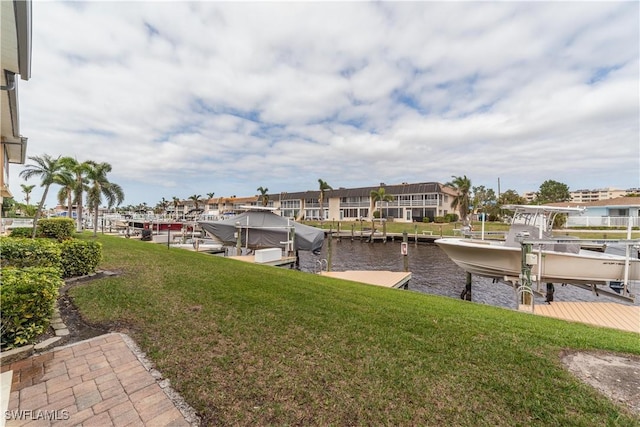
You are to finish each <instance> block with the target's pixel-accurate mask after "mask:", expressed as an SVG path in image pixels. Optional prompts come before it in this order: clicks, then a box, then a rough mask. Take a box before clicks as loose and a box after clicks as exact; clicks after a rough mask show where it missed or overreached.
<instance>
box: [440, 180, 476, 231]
mask: <svg viewBox="0 0 640 427" xmlns="http://www.w3.org/2000/svg"><path fill="white" fill-rule="evenodd" d="M451 178H453V180H452V181H451V182H448V183H446V184H445V185H448V186H449V187H452V188H453V189H455V190H456V193H457V195H456V196H455V197H454V198H453V201H452V202H451V207H452V208H453V209H455V208H458V212H460V219H461V220H462V224H464V225H465V226H466V225H469V220H468V218H469V206H470V205H471V202H470V199H471V180H470V179H469V178H467V176H466V175H464V176H462V177H460V176H451Z"/></svg>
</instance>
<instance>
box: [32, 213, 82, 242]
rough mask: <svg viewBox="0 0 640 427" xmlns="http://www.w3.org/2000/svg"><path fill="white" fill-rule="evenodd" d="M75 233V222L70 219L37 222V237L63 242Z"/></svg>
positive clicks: (50, 219)
mask: <svg viewBox="0 0 640 427" xmlns="http://www.w3.org/2000/svg"><path fill="white" fill-rule="evenodd" d="M74 232H75V222H74V221H73V220H72V219H71V218H48V219H41V220H39V221H38V235H42V236H43V237H50V238H52V239H58V240H59V241H63V240H66V239H70V238H71V236H73V233H74Z"/></svg>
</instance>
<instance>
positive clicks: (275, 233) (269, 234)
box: [198, 210, 324, 253]
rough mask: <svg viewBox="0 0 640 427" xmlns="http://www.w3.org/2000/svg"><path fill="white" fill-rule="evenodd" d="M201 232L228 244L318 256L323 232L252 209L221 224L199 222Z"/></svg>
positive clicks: (220, 222) (289, 219)
mask: <svg viewBox="0 0 640 427" xmlns="http://www.w3.org/2000/svg"><path fill="white" fill-rule="evenodd" d="M198 224H199V225H200V227H202V230H204V231H205V232H206V233H208V234H210V235H212V236H215V237H216V238H218V239H220V240H221V241H223V242H224V243H225V244H228V245H234V244H237V242H238V238H240V241H241V244H242V246H243V247H248V248H251V249H262V248H277V247H285V249H288V250H293V251H298V250H301V251H311V252H313V253H319V252H320V250H321V249H322V244H323V243H324V231H323V230H321V229H319V228H315V227H311V226H308V225H304V224H300V223H298V222H295V221H294V220H293V219H291V218H284V217H281V216H279V215H276V214H274V213H273V212H271V211H269V210H249V211H247V212H244V213H241V214H239V215H236V216H234V217H232V218H229V219H225V220H222V221H198Z"/></svg>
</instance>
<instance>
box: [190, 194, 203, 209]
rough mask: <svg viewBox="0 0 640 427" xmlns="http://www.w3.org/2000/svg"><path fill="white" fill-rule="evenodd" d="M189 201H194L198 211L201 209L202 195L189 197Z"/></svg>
mask: <svg viewBox="0 0 640 427" xmlns="http://www.w3.org/2000/svg"><path fill="white" fill-rule="evenodd" d="M189 200H193V204H194V205H195V208H196V209H198V208H199V207H200V202H202V196H201V195H200V194H194V195H193V196H189Z"/></svg>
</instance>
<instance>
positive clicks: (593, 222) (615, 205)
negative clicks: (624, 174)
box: [552, 197, 640, 227]
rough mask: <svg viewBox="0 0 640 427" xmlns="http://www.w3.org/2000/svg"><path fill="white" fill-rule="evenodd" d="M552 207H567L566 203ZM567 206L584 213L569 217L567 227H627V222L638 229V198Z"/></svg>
mask: <svg viewBox="0 0 640 427" xmlns="http://www.w3.org/2000/svg"><path fill="white" fill-rule="evenodd" d="M552 205H556V206H560V205H563V206H567V203H553V204H552ZM568 205H570V206H576V207H582V208H584V209H585V212H584V213H583V214H581V215H578V214H575V215H573V214H572V215H569V217H568V218H567V227H627V226H628V224H629V221H631V226H632V227H640V197H617V198H615V199H607V200H598V201H595V202H589V203H569V204H568Z"/></svg>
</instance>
